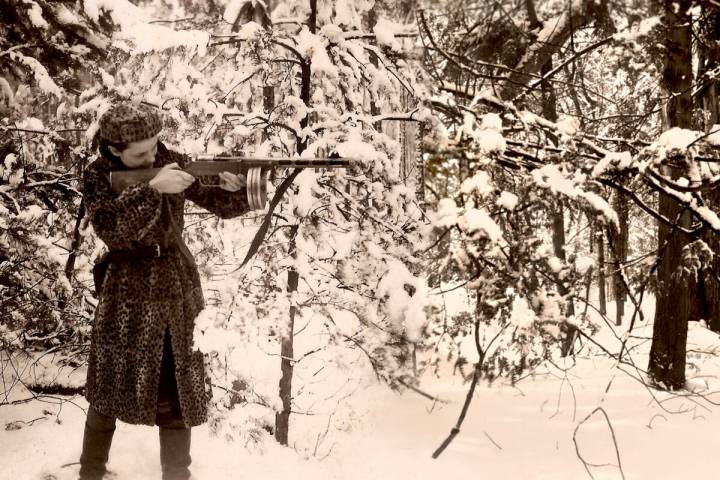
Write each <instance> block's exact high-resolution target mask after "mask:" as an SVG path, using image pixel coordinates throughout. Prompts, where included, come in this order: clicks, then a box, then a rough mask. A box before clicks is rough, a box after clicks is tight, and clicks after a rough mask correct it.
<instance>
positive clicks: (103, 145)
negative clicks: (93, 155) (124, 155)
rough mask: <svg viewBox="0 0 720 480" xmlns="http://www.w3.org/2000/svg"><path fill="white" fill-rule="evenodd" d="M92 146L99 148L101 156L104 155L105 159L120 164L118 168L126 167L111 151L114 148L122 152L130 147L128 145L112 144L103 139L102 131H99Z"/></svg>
mask: <svg viewBox="0 0 720 480" xmlns="http://www.w3.org/2000/svg"><path fill="white" fill-rule="evenodd" d="M92 145H93V146H97V150H98V152H100V155H102V156H103V157H105V158H107V159H108V160H111V161H112V162H114V163H116V164H118V166H124V165H123V163H122V160H120V158H119V157H117V156H116V155H113V153H112V152H111V151H110V147H113V148H115V149H117V150H119V151H121V152H122V151H123V150H125V149H126V148H127V147H128V145H127V143H122V142H119V143H114V142H110V141H108V140H106V139H104V138H102V137H101V136H100V131H99V130H98V132H97V133H95V136H94V137H93V139H92Z"/></svg>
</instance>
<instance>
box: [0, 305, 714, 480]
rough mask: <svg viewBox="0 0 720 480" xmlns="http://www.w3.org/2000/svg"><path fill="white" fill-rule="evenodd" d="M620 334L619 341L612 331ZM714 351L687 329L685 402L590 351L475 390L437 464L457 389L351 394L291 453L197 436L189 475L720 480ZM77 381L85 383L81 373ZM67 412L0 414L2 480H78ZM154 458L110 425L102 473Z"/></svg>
mask: <svg viewBox="0 0 720 480" xmlns="http://www.w3.org/2000/svg"><path fill="white" fill-rule="evenodd" d="M648 307H649V308H648V311H647V312H646V313H647V314H649V315H648V317H649V318H650V319H651V318H652V312H651V306H650V305H648ZM618 332H620V334H622V333H624V332H623V330H622V327H621V328H618ZM632 334H633V337H640V338H631V340H630V343H629V344H630V345H631V346H636V348H634V350H633V359H634V360H635V361H636V362H637V365H638V367H639V368H645V367H646V366H647V351H648V350H649V345H650V342H649V340H646V339H649V337H651V334H652V331H651V327H650V326H649V325H647V324H646V323H639V325H638V327H637V328H635V329H634V331H633V332H632ZM643 337H644V338H646V339H644V338H643ZM597 339H598V341H599V342H601V343H603V345H605V346H606V347H608V348H609V349H611V350H614V351H616V350H617V346H618V345H619V341H618V340H616V339H615V338H614V336H613V334H612V331H611V330H610V329H609V328H607V327H605V328H603V330H601V332H600V333H599V334H598V335H597ZM718 340H719V339H718V335H717V334H715V333H712V332H710V331H709V330H707V329H705V328H703V327H702V326H701V325H698V324H696V323H693V324H691V328H690V334H689V345H688V348H689V350H690V351H691V352H690V353H689V356H688V370H687V372H688V381H689V384H690V385H692V386H693V389H694V390H695V392H696V393H694V394H691V393H689V392H679V393H676V394H668V393H663V392H659V391H656V390H652V389H649V388H647V387H646V386H645V385H644V384H643V383H641V382H640V381H638V379H639V378H641V376H640V375H639V374H638V372H637V371H635V370H634V369H633V367H632V366H628V365H622V366H620V368H617V366H616V364H615V362H614V361H612V360H610V359H608V358H607V357H606V356H604V355H602V354H600V353H599V352H597V351H591V350H588V349H587V348H583V350H581V354H580V356H579V357H578V358H577V361H576V363H575V364H573V365H571V364H567V365H560V364H555V366H553V365H547V366H543V367H541V368H539V369H538V370H537V371H536V372H535V375H533V376H529V377H527V378H524V379H522V380H521V381H520V382H519V383H518V384H517V385H515V386H512V385H510V384H509V383H508V382H507V381H505V380H503V381H496V382H494V383H493V384H487V383H482V384H481V385H479V386H478V389H477V391H476V394H475V397H474V399H473V402H472V405H471V407H470V410H469V412H468V414H467V417H466V420H465V423H464V424H463V425H462V428H461V432H460V434H459V435H458V436H457V437H456V438H455V440H454V441H453V442H452V443H451V445H450V446H449V447H448V448H447V450H446V451H445V452H444V453H443V454H442V455H441V456H440V457H439V458H438V459H437V460H433V459H432V458H431V455H432V453H433V451H434V450H435V449H436V448H437V447H438V446H439V445H440V443H441V442H442V441H443V440H444V438H445V437H446V436H447V435H448V433H449V432H450V429H451V428H452V427H453V426H454V424H455V422H456V421H457V418H458V415H459V413H460V409H461V407H462V403H463V401H464V399H465V394H466V391H467V384H463V382H462V381H461V380H460V379H459V378H457V377H453V378H441V379H431V378H425V379H423V385H422V388H423V389H424V390H425V391H426V392H428V393H430V394H431V395H434V396H436V397H438V398H440V399H443V400H446V401H447V402H448V403H439V402H433V401H431V400H428V399H426V398H424V397H422V396H420V395H418V394H416V393H413V392H406V393H404V394H402V395H400V394H397V393H393V392H390V391H388V390H387V389H385V388H383V387H381V386H379V385H376V386H371V387H369V388H363V389H360V390H358V391H357V392H356V393H355V394H354V395H353V396H352V397H350V398H347V399H345V400H344V402H346V405H345V406H344V408H343V411H344V413H343V416H342V418H336V419H333V422H332V432H331V433H330V434H328V435H327V436H325V437H324V438H323V434H324V432H325V431H326V429H327V425H328V419H327V418H310V417H303V416H299V415H295V416H293V417H292V420H291V421H292V422H293V424H292V426H291V444H292V445H294V448H292V447H291V448H284V447H281V446H279V445H277V444H275V442H274V441H272V440H271V439H268V441H265V442H264V443H263V446H262V448H254V447H253V448H250V447H247V446H245V445H242V444H238V443H232V442H228V441H227V440H225V439H223V438H217V437H213V436H212V435H211V434H210V433H209V431H208V428H207V427H206V426H203V427H200V428H196V429H194V431H193V445H192V456H193V465H192V471H193V474H194V476H195V477H196V478H198V479H253V480H255V479H282V478H293V479H306V478H307V479H314V480H315V479H358V480H360V479H362V480H370V479H372V480H375V479H392V480H395V479H408V480H410V479H412V480H423V479H433V480H436V479H438V478H482V479H554V480H561V479H583V478H591V476H590V474H589V473H588V471H586V468H585V466H584V465H583V463H582V462H581V461H580V460H579V458H578V454H580V455H581V456H582V457H583V458H584V459H585V460H586V462H587V463H588V464H592V465H599V466H589V467H588V468H589V471H590V473H591V474H592V476H593V478H598V479H600V478H603V479H604V478H607V479H615V478H623V477H622V474H621V472H620V469H619V468H618V467H617V465H618V458H617V455H619V457H620V463H621V465H622V472H623V473H624V478H628V479H651V478H652V479H676V478H683V479H709V478H718V475H719V474H718V473H717V472H718V469H719V468H720V458H719V457H718V455H717V451H718V448H719V447H720V440H719V438H720V437H719V436H718V432H719V431H720V413H719V412H718V408H716V407H714V406H713V405H712V404H711V403H710V401H709V400H711V401H720V394H713V393H711V392H713V391H717V390H720V380H719V379H718V378H719V377H718V375H719V372H720V362H719V361H718V358H717V357H716V356H715V355H714V354H712V352H714V351H715V349H716V348H717V347H718V345H720V342H719V341H718ZM703 352H708V353H703ZM3 365H4V366H5V368H4V373H5V375H4V377H5V381H6V382H7V381H9V380H10V379H11V377H12V375H11V371H10V370H9V369H8V368H7V367H8V363H7V358H5V359H4V360H3ZM568 367H569V368H568ZM563 368H567V370H565V371H563ZM28 374H29V373H26V375H28ZM73 375H75V378H76V379H77V378H81V377H82V375H83V372H82V371H77V372H75V373H74V374H73ZM633 377H637V379H636V378H633ZM73 381H75V380H72V379H71V380H70V383H72V382H73ZM7 385H8V384H7V383H6V388H7ZM9 395H10V396H9V397H8V398H7V399H6V398H5V395H4V394H1V392H0V400H1V401H6V400H17V399H21V398H26V397H27V396H28V392H27V391H24V390H23V388H22V387H21V386H19V385H18V386H15V388H13V389H12V390H10V392H9ZM72 402H73V403H69V402H64V403H62V404H59V403H57V402H53V401H52V400H47V399H46V400H44V401H40V400H33V401H30V402H28V403H22V404H17V405H5V406H2V407H0V446H1V448H0V465H2V468H1V469H0V477H1V478H2V479H13V480H23V479H41V478H46V477H45V476H46V475H48V474H53V475H55V476H56V477H57V478H58V479H59V480H65V479H74V478H76V475H77V466H76V465H71V466H66V467H63V465H65V464H69V463H74V462H77V458H78V456H79V453H80V444H81V440H82V429H83V422H84V412H83V410H82V409H83V408H85V407H86V406H87V404H86V402H85V401H84V399H83V398H81V397H76V398H73V399H72ZM598 407H602V410H597V409H598ZM593 411H595V413H594V414H593V415H592V416H590V417H589V418H587V419H586V417H587V416H588V415H589V414H590V413H591V412H593ZM348 412H349V413H348ZM678 412H680V413H678ZM604 414H607V419H606V417H605V416H604ZM584 420H586V421H584ZM608 420H609V422H610V423H608ZM611 427H612V428H611ZM613 432H614V435H615V442H616V443H617V446H618V451H617V453H616V450H615V446H614V445H615V442H614V441H613ZM574 435H575V440H576V441H574ZM318 438H320V440H318ZM158 457H159V445H158V439H157V431H156V429H153V428H151V427H139V426H133V425H125V424H119V426H118V430H117V432H116V436H115V440H114V444H113V448H112V451H111V458H110V464H109V467H110V469H111V470H112V471H114V472H115V473H116V474H117V477H116V478H118V479H159V478H160V473H159V460H158ZM602 465H605V466H602Z"/></svg>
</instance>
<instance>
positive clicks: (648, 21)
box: [613, 16, 662, 42]
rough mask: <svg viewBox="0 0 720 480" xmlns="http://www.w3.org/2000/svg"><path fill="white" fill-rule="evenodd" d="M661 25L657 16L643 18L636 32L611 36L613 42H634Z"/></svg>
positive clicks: (628, 31) (623, 32) (624, 32)
mask: <svg viewBox="0 0 720 480" xmlns="http://www.w3.org/2000/svg"><path fill="white" fill-rule="evenodd" d="M661 24H662V19H661V18H660V17H659V16H655V17H650V18H645V19H643V20H642V21H641V22H640V25H638V28H637V29H636V30H626V31H621V32H618V33H616V34H614V35H613V38H614V39H615V40H618V41H621V42H634V41H637V40H640V39H641V38H642V37H644V36H646V35H647V34H649V33H650V31H651V30H652V29H653V28H655V27H656V26H658V25H661Z"/></svg>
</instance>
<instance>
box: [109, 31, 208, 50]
mask: <svg viewBox="0 0 720 480" xmlns="http://www.w3.org/2000/svg"><path fill="white" fill-rule="evenodd" d="M115 38H116V39H118V40H130V41H132V42H133V44H134V46H135V51H136V52H139V53H146V52H153V51H155V52H157V51H161V50H166V49H169V48H175V47H186V48H191V49H196V50H197V51H198V53H199V55H201V56H204V55H205V52H206V47H207V45H208V43H209V41H210V34H209V33H208V32H205V31H202V30H173V29H172V28H168V27H165V26H163V25H154V24H150V23H135V24H133V25H128V26H126V27H125V28H123V30H122V31H121V32H120V33H118V34H116V35H115Z"/></svg>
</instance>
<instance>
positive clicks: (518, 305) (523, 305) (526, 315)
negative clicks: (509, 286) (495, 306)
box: [510, 295, 536, 328]
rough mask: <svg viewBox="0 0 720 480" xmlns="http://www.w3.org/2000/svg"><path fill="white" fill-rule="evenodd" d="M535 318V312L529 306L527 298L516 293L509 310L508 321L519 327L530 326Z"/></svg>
mask: <svg viewBox="0 0 720 480" xmlns="http://www.w3.org/2000/svg"><path fill="white" fill-rule="evenodd" d="M535 319H536V317H535V312H534V311H533V310H532V308H530V305H529V304H528V302H527V300H526V299H525V298H523V297H521V296H519V295H516V296H515V298H514V299H513V303H512V310H511V312H510V323H511V324H513V325H515V326H517V327H520V328H530V327H532V325H533V323H534V322H535Z"/></svg>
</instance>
